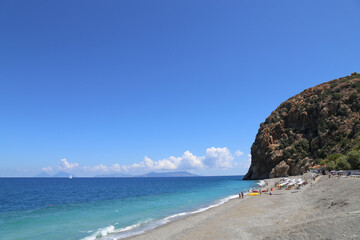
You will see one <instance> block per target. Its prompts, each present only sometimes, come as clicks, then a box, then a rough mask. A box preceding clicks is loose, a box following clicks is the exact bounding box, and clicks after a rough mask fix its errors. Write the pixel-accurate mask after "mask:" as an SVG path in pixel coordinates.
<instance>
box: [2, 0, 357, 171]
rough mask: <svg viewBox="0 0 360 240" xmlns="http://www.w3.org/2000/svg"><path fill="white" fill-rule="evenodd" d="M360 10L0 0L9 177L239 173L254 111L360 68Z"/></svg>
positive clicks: (322, 5)
mask: <svg viewBox="0 0 360 240" xmlns="http://www.w3.org/2000/svg"><path fill="white" fill-rule="evenodd" d="M359 10H360V2H358V1H329V0H326V1H301V2H299V1H268V0H266V1H265V0H264V1H256V0H255V1H254V0H252V1H239V0H237V1H226V0H225V1H209V0H206V1H205V0H204V1H202V0H196V1H159V0H153V1H148V0H146V1H145V0H144V1H140V0H131V1H130V0H122V1H90V0H86V1H85V0H79V1H51V0H46V1H45V0H44V1H17V0H11V1H6V0H3V1H0V114H1V116H0V176H33V175H34V174H36V173H38V172H40V171H41V169H42V168H44V170H46V171H48V172H49V173H51V174H53V173H56V172H57V171H58V170H59V169H63V170H66V171H70V170H71V171H72V172H73V173H74V174H77V175H78V176H92V175H96V174H103V173H108V172H113V171H118V172H124V173H126V172H128V173H141V172H148V171H152V170H159V171H161V170H180V169H184V170H190V171H192V172H194V173H198V174H202V175H228V174H244V173H246V170H247V166H248V163H249V156H248V154H249V153H250V147H251V144H252V143H253V141H254V139H255V136H256V133H257V130H258V128H259V124H260V123H261V122H263V121H264V120H265V118H266V117H267V116H268V115H269V114H270V113H271V112H272V111H273V110H274V109H275V108H276V107H277V106H278V105H279V104H280V103H281V102H283V101H285V100H286V99H288V98H289V97H291V96H293V95H295V94H297V93H299V92H301V91H302V90H304V89H306V88H308V87H312V86H315V85H317V84H319V83H322V82H325V81H328V80H331V79H335V78H338V77H342V76H345V75H349V74H351V73H352V72H355V71H358V72H359V71H360V69H359V66H360V58H359V56H360V48H359V42H360V32H359V31H358V30H359V29H360V15H359V14H358V13H359ZM236 151H239V152H237V153H236ZM240 152H241V153H242V154H240ZM145 156H146V157H145ZM64 159H66V160H64ZM149 159H150V160H149Z"/></svg>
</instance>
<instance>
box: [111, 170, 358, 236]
mask: <svg viewBox="0 0 360 240" xmlns="http://www.w3.org/2000/svg"><path fill="white" fill-rule="evenodd" d="M299 177H301V178H303V179H304V178H305V180H309V184H307V185H305V186H303V187H301V189H300V190H275V191H272V195H269V193H263V194H262V195H258V196H253V197H251V196H245V198H244V199H239V198H236V199H231V200H229V201H227V202H225V203H223V204H221V205H218V206H216V207H212V208H210V209H207V210H206V211H202V212H199V213H193V214H191V215H188V216H184V217H181V218H179V219H176V220H174V221H170V222H168V223H166V224H163V225H161V226H158V227H156V228H155V229H152V230H149V231H146V232H144V233H141V234H139V235H135V236H131V237H127V238H123V239H131V240H135V239H136V240H141V239H358V238H359V237H360V229H358V226H359V225H360V211H359V210H360V203H359V201H358V200H357V199H358V198H359V197H360V195H359V192H360V179H352V178H346V179H345V178H336V177H331V178H328V177H327V176H322V177H318V178H316V180H315V181H312V180H310V179H311V175H309V174H307V175H306V174H305V175H303V176H295V177H290V178H293V179H294V178H299ZM278 180H279V179H278V178H277V179H269V180H266V182H267V183H268V186H266V187H264V189H266V188H270V187H272V186H273V185H274V184H275V182H276V181H278ZM115 239H116V238H115Z"/></svg>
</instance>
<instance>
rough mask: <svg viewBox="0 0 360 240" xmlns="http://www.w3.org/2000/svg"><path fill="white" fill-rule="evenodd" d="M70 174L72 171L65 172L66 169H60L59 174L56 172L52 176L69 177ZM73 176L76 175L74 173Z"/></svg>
mask: <svg viewBox="0 0 360 240" xmlns="http://www.w3.org/2000/svg"><path fill="white" fill-rule="evenodd" d="M69 176H70V173H68V172H64V171H60V172H58V173H57V174H55V175H53V176H52V177H58V178H65V177H66V178H67V177H69ZM73 177H75V176H74V175H73Z"/></svg>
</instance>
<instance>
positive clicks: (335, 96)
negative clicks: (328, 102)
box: [332, 92, 343, 100]
mask: <svg viewBox="0 0 360 240" xmlns="http://www.w3.org/2000/svg"><path fill="white" fill-rule="evenodd" d="M342 97H343V95H342V94H340V93H338V92H336V93H334V94H333V95H332V98H333V99H334V100H340V99H341V98H342Z"/></svg>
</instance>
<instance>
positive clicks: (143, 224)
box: [0, 176, 258, 240]
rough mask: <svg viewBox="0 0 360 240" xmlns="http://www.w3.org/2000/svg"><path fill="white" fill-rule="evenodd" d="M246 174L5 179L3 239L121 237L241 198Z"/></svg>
mask: <svg viewBox="0 0 360 240" xmlns="http://www.w3.org/2000/svg"><path fill="white" fill-rule="evenodd" d="M242 179H243V176H221V177H220V176H216V177H171V178H170V177H169V178H165V177H158V178H140V177H139V178H73V179H68V178H0V239H6V240H15V239H16V240H18V239H26V240H32V239H34V240H39V239H52V240H57V239H59V240H60V239H61V240H64V239H76V240H81V239H82V240H94V239H101V240H105V239H106V240H108V239H121V238H125V237H128V236H132V235H136V234H141V233H144V232H146V231H149V230H151V229H154V228H156V227H158V226H160V225H163V224H166V223H168V222H170V221H174V220H176V219H178V218H181V217H185V216H188V215H191V214H194V213H198V212H202V211H206V210H207V209H210V208H212V207H216V206H218V205H220V204H223V203H225V202H227V201H228V200H230V199H232V198H236V197H237V196H238V194H239V192H247V191H248V190H249V189H250V188H253V187H256V186H257V183H258V182H257V181H243V180H242Z"/></svg>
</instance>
